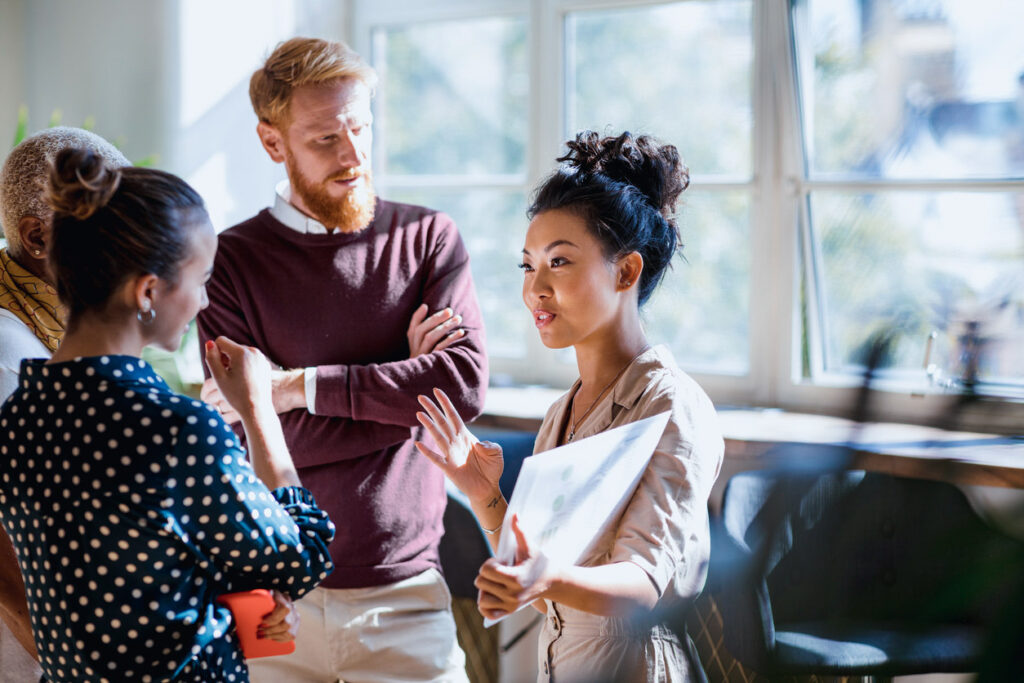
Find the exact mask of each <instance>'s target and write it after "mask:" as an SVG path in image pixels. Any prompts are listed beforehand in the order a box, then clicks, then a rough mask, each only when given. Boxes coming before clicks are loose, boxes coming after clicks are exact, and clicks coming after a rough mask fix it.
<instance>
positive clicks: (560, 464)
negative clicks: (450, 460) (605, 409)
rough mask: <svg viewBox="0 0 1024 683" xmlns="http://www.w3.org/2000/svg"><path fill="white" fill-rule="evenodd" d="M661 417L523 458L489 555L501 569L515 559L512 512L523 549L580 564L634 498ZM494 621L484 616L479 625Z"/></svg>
mask: <svg viewBox="0 0 1024 683" xmlns="http://www.w3.org/2000/svg"><path fill="white" fill-rule="evenodd" d="M668 418H669V413H667V412H665V413H661V414H660V415H655V416H654V417H649V418H646V419H643V420H640V421H638V422H632V423H630V424H627V425H623V426H621V427H616V428H615V429H609V430H608V431H606V432H601V433H600V434H595V435H594V436H591V437H588V438H586V439H580V440H579V441H573V442H571V443H568V444H566V445H564V446H559V447H558V448H554V449H552V450H550V451H545V452H543V453H537V454H536V455H534V456H531V457H529V458H526V459H525V460H523V467H522V469H521V470H520V471H519V478H518V479H517V480H516V487H515V490H514V491H513V492H512V500H510V501H509V503H508V510H507V512H506V513H505V519H504V521H503V522H502V528H501V541H500V542H499V543H498V552H497V553H495V556H496V557H497V558H498V559H499V560H500V561H502V562H503V563H506V564H512V562H513V561H514V560H515V552H516V539H515V534H514V533H513V532H512V527H511V520H512V515H513V514H516V515H519V526H520V528H522V530H523V533H524V534H525V535H526V539H527V540H528V541H529V542H530V545H531V546H532V547H533V548H536V549H539V550H540V551H542V552H543V553H544V555H546V556H547V557H548V558H549V560H550V561H552V562H556V563H558V564H563V565H566V564H568V565H574V564H576V563H577V562H579V561H580V560H581V559H582V558H583V557H584V553H585V551H586V550H587V549H588V548H589V547H590V546H591V545H592V544H593V543H594V542H595V541H596V540H597V539H598V538H599V537H600V536H601V534H602V533H603V531H604V529H605V527H606V526H607V525H608V524H609V523H610V522H611V521H613V520H614V519H616V518H617V517H618V515H619V514H620V513H621V512H622V510H623V508H625V506H626V503H628V502H629V499H630V498H631V497H632V496H633V491H634V490H636V486H637V484H638V483H639V482H640V477H641V475H642V474H643V472H644V469H645V468H646V467H647V463H648V462H649V461H650V459H651V456H652V455H653V454H654V449H655V447H656V446H657V445H658V441H659V440H660V439H661V435H662V433H663V432H664V431H665V425H666V424H668ZM502 618H504V617H502ZM499 621H501V619H485V620H484V625H485V626H492V625H494V624H496V623H498V622H499Z"/></svg>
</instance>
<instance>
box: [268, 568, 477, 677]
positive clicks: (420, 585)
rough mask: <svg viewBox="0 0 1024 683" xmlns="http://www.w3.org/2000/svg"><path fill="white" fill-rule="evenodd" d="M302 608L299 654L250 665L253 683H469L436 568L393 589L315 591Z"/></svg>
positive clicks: (448, 597) (448, 598)
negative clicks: (410, 682) (342, 682)
mask: <svg viewBox="0 0 1024 683" xmlns="http://www.w3.org/2000/svg"><path fill="white" fill-rule="evenodd" d="M295 605H296V609H297V611H298V614H299V619H300V623H299V635H298V637H297V638H296V642H295V652H293V653H292V654H290V655H285V656H282V657H263V658H259V659H251V660H249V662H248V664H249V672H250V677H251V678H252V681H253V683H307V682H308V683H336V682H337V681H344V682H345V683H390V682H392V681H394V682H395V683H398V682H399V681H402V682H406V681H437V682H438V683H468V679H467V678H466V670H465V666H466V659H465V655H464V654H463V653H462V650H461V649H460V648H459V644H458V641H457V640H456V637H455V620H454V618H453V617H452V608H451V593H449V592H448V586H447V584H445V582H444V578H443V577H442V576H441V574H440V572H438V571H437V570H436V569H428V570H427V571H425V572H423V573H422V574H418V575H417V576H414V577H412V578H410V579H406V580H404V581H399V582H397V583H392V584H389V585H386V586H375V587H372V588H316V589H314V590H313V591H311V592H310V593H309V594H307V595H306V596H305V597H303V598H302V599H301V600H299V601H298V602H296V603H295Z"/></svg>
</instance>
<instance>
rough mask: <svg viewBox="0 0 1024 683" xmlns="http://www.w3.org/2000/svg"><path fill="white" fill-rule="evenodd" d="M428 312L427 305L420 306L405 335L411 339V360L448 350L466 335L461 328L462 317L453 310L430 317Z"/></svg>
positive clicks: (444, 310)
mask: <svg viewBox="0 0 1024 683" xmlns="http://www.w3.org/2000/svg"><path fill="white" fill-rule="evenodd" d="M428 311H429V309H428V308H427V305H426V304H420V307H419V308H417V309H416V310H415V311H414V312H413V314H412V320H410V321H409V329H408V330H407V331H406V333H405V336H406V337H407V338H408V339H409V358H415V357H416V356H422V355H424V354H427V353H430V352H431V351H440V350H441V349H446V348H448V347H449V346H450V345H452V344H453V343H455V342H456V341H458V340H459V339H461V338H462V337H464V336H465V335H466V330H464V329H462V328H461V327H459V324H460V323H461V322H462V316H461V315H455V312H454V311H453V310H452V309H450V308H445V309H442V310H440V311H438V312H437V313H434V314H433V315H431V316H429V317H428V316H427V312H428Z"/></svg>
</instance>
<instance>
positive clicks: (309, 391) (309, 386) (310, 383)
mask: <svg viewBox="0 0 1024 683" xmlns="http://www.w3.org/2000/svg"><path fill="white" fill-rule="evenodd" d="M304 376H305V385H306V410H308V411H309V412H310V413H311V414H312V415H316V368H315V367H312V368H306V371H305V373H304Z"/></svg>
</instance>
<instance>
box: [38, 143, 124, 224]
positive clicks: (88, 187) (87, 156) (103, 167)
mask: <svg viewBox="0 0 1024 683" xmlns="http://www.w3.org/2000/svg"><path fill="white" fill-rule="evenodd" d="M120 184H121V171H120V170H118V169H116V168H112V167H110V166H108V165H107V164H106V162H105V161H104V160H103V157H101V156H100V155H99V154H96V153H95V152H93V151H91V150H88V149H65V150H61V151H60V152H59V153H58V154H57V156H56V158H55V159H54V160H53V165H52V167H51V169H50V186H49V192H48V195H47V200H48V201H49V203H50V206H51V207H52V208H53V210H54V212H55V213H58V214H66V215H69V216H74V217H75V218H77V219H78V220H80V221H83V220H85V219H87V218H89V216H91V215H93V214H94V213H96V211H98V210H99V209H101V208H102V207H104V206H106V205H107V202H109V201H110V198H111V197H113V196H114V193H115V192H116V191H117V188H118V185H120Z"/></svg>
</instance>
